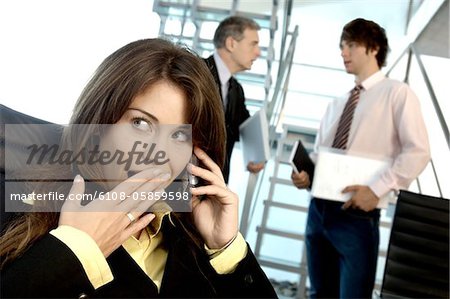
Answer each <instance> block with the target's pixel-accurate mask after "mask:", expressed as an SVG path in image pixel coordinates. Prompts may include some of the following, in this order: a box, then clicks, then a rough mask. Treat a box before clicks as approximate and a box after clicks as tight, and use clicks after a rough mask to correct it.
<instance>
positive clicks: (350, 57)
mask: <svg viewBox="0 0 450 299" xmlns="http://www.w3.org/2000/svg"><path fill="white" fill-rule="evenodd" d="M340 48H341V56H342V58H343V62H344V65H345V69H346V71H347V73H349V74H353V75H354V76H355V85H356V86H358V88H357V89H358V91H352V92H349V93H348V94H347V95H345V96H344V97H342V98H338V99H336V100H335V101H334V102H333V103H331V104H330V105H329V107H328V109H327V111H326V113H325V116H324V117H323V119H322V121H321V125H320V128H319V132H318V134H317V137H316V143H315V149H314V152H313V153H312V155H311V156H312V158H313V160H314V159H315V158H317V151H318V148H319V147H330V148H331V147H334V148H340V149H343V150H345V151H346V152H347V153H350V154H351V153H355V154H364V155H367V156H372V157H373V156H376V157H383V158H386V159H391V160H392V161H393V162H392V165H391V166H390V168H388V169H387V170H386V171H385V172H384V173H382V175H381V176H380V178H379V179H378V180H377V181H375V182H373V183H372V184H371V185H369V186H363V185H353V186H347V187H346V188H345V189H344V190H343V191H342V192H343V193H350V194H351V198H350V200H348V201H347V202H345V203H344V204H342V203H340V202H336V201H329V200H324V199H319V198H313V199H312V200H311V204H310V207H309V213H308V221H307V226H306V233H305V234H306V246H307V255H308V271H309V277H310V281H311V298H336V297H340V298H371V297H372V290H373V286H374V282H375V274H376V265H377V257H378V245H379V230H378V224H379V217H380V210H379V209H377V208H376V207H377V204H378V201H379V200H380V198H381V197H383V196H384V195H386V194H387V193H388V192H390V191H394V192H396V191H398V190H399V189H407V188H408V186H409V184H410V183H411V182H412V181H413V180H414V179H415V178H416V177H417V176H418V175H419V174H420V173H421V172H422V170H423V169H424V168H425V166H426V165H427V163H428V161H429V159H430V149H429V143H428V136H427V131H426V127H425V124H424V121H423V117H422V113H421V110H420V104H419V100H418V99H417V97H416V95H415V94H414V93H413V91H412V90H411V89H410V88H409V86H408V85H406V84H405V83H402V82H399V81H396V80H392V79H388V78H386V77H385V75H384V74H383V73H382V72H381V71H380V69H381V67H382V66H384V65H385V60H386V56H387V52H388V49H389V47H388V41H387V37H386V33H385V31H384V29H383V28H381V27H380V26H379V25H378V24H376V23H374V22H372V21H367V20H364V19H355V20H353V21H351V22H350V23H348V24H347V25H345V27H344V28H343V32H342V35H341V41H340ZM347 102H349V103H347ZM350 102H353V108H351V104H350ZM346 125H347V131H346V132H345V129H344V128H345V126H346ZM343 132H345V133H343ZM291 178H292V181H293V183H294V185H295V186H297V187H298V188H309V187H311V186H310V185H311V178H309V176H308V174H307V173H306V172H300V173H293V174H292V177H291Z"/></svg>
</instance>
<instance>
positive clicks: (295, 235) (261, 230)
mask: <svg viewBox="0 0 450 299" xmlns="http://www.w3.org/2000/svg"><path fill="white" fill-rule="evenodd" d="M256 231H257V232H258V233H261V234H269V235H274V236H279V237H284V238H289V239H293V240H299V241H303V240H305V236H304V234H301V233H297V232H288V231H282V230H279V229H274V228H268V227H265V228H263V227H260V226H258V227H256Z"/></svg>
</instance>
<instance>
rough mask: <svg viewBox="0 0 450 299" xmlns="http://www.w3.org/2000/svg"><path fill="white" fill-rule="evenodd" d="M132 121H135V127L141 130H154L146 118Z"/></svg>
mask: <svg viewBox="0 0 450 299" xmlns="http://www.w3.org/2000/svg"><path fill="white" fill-rule="evenodd" d="M132 123H133V127H135V128H136V129H139V130H141V131H149V132H151V131H152V128H151V126H150V124H149V122H148V121H146V120H145V119H142V118H136V119H133V122H132Z"/></svg>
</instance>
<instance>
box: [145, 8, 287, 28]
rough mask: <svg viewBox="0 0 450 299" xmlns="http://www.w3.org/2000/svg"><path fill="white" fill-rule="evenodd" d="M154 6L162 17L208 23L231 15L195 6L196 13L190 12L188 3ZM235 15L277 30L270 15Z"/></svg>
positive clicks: (227, 10)
mask: <svg viewBox="0 0 450 299" xmlns="http://www.w3.org/2000/svg"><path fill="white" fill-rule="evenodd" d="M155 4H156V5H155V6H154V7H153V11H155V12H156V13H158V14H160V15H163V16H169V15H170V16H171V17H174V16H177V17H183V16H184V15H186V17H190V16H191V15H193V14H195V19H196V20H202V21H209V22H217V21H218V20H221V19H224V18H226V17H228V16H230V15H231V9H221V8H212V7H205V6H197V11H192V4H190V3H176V2H171V1H158V2H157V3H156V2H155ZM236 15H239V16H243V17H247V18H250V19H253V20H255V22H257V23H258V24H259V26H261V28H266V29H271V30H277V27H278V24H277V22H272V20H271V16H270V15H265V14H258V13H250V12H241V11H237V12H236Z"/></svg>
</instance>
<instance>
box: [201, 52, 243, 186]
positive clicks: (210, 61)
mask: <svg viewBox="0 0 450 299" xmlns="http://www.w3.org/2000/svg"><path fill="white" fill-rule="evenodd" d="M205 62H206V64H207V65H208V67H209V69H210V70H211V73H212V75H213V77H214V81H216V84H217V88H218V91H219V94H220V97H221V98H222V92H221V83H220V79H219V73H218V71H217V66H216V62H215V61H214V56H212V55H211V56H210V57H208V58H207V59H205ZM229 82H230V85H229V88H228V96H227V97H228V102H227V107H226V109H225V125H226V128H227V152H226V159H225V165H224V168H223V176H224V178H225V182H226V183H228V178H229V175H230V160H231V153H232V151H233V147H234V143H235V142H236V141H239V126H240V125H241V124H242V123H243V122H244V121H245V120H246V119H247V118H249V117H250V113H249V112H248V110H247V107H246V106H245V96H244V89H243V88H242V86H241V84H239V82H238V81H237V80H236V79H234V78H233V77H231V78H230V81H229ZM222 103H223V99H222Z"/></svg>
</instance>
